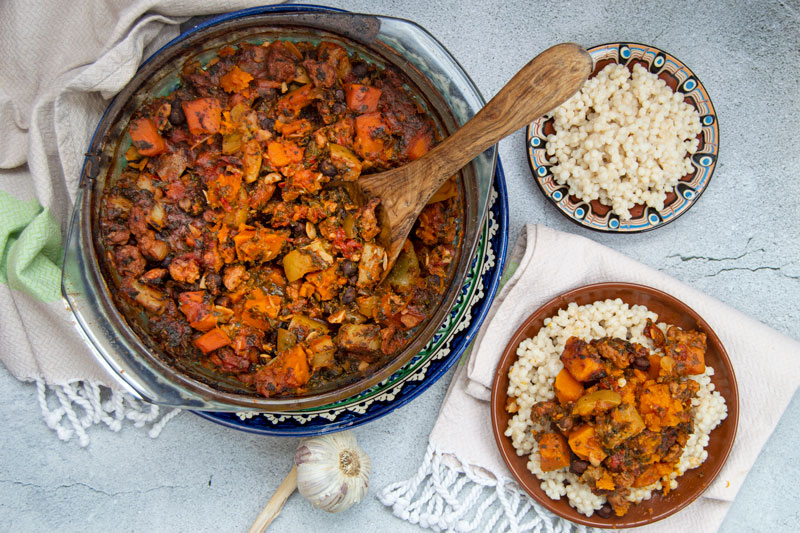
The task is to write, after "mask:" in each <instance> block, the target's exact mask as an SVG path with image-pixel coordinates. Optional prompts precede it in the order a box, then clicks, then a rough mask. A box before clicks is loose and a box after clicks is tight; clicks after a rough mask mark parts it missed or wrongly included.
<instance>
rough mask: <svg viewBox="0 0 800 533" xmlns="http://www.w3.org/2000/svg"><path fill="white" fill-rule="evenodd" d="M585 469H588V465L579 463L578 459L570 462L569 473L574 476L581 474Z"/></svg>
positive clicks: (582, 462)
mask: <svg viewBox="0 0 800 533" xmlns="http://www.w3.org/2000/svg"><path fill="white" fill-rule="evenodd" d="M587 468H589V463H588V462H587V461H581V460H580V459H577V460H574V461H572V462H571V463H570V465H569V471H570V472H572V473H573V474H575V475H576V476H580V475H581V474H583V473H584V472H585V471H586V469H587Z"/></svg>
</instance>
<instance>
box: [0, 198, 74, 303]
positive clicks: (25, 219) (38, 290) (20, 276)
mask: <svg viewBox="0 0 800 533" xmlns="http://www.w3.org/2000/svg"><path fill="white" fill-rule="evenodd" d="M61 256H62V248H61V228H60V226H59V224H58V221H57V220H56V219H55V217H54V216H53V214H52V213H51V212H50V211H49V210H48V209H46V208H43V207H42V206H41V205H39V202H37V201H36V200H31V201H29V202H24V201H22V200H18V199H17V198H14V197H13V196H11V195H10V194H8V193H6V192H4V191H0V282H1V283H7V284H8V286H9V287H11V288H12V289H15V290H18V291H22V292H25V293H27V294H30V295H31V296H33V297H35V298H37V299H39V300H41V301H43V302H52V301H55V300H58V299H59V298H61V290H60V287H61V266H60V265H61Z"/></svg>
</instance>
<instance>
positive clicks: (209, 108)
mask: <svg viewBox="0 0 800 533" xmlns="http://www.w3.org/2000/svg"><path fill="white" fill-rule="evenodd" d="M181 107H183V113H184V115H185V116H186V124H187V125H188V126H189V131H190V132H191V133H192V135H202V134H203V133H217V132H218V131H219V127H220V124H221V123H222V106H221V105H220V103H219V100H217V99H216V98H198V99H197V100H191V101H189V102H183V103H182V104H181Z"/></svg>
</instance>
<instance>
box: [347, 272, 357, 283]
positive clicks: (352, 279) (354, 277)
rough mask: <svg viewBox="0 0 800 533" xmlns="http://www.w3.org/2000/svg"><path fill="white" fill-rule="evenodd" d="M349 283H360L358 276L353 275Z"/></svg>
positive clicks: (348, 279)
mask: <svg viewBox="0 0 800 533" xmlns="http://www.w3.org/2000/svg"><path fill="white" fill-rule="evenodd" d="M347 281H349V282H350V283H351V284H352V285H355V284H356V282H357V281H358V276H357V275H355V274H353V275H352V276H350V277H349V278H347Z"/></svg>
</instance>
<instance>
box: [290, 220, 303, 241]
mask: <svg viewBox="0 0 800 533" xmlns="http://www.w3.org/2000/svg"><path fill="white" fill-rule="evenodd" d="M305 235H306V224H305V222H300V221H297V222H292V236H293V237H294V238H297V237H305Z"/></svg>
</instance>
